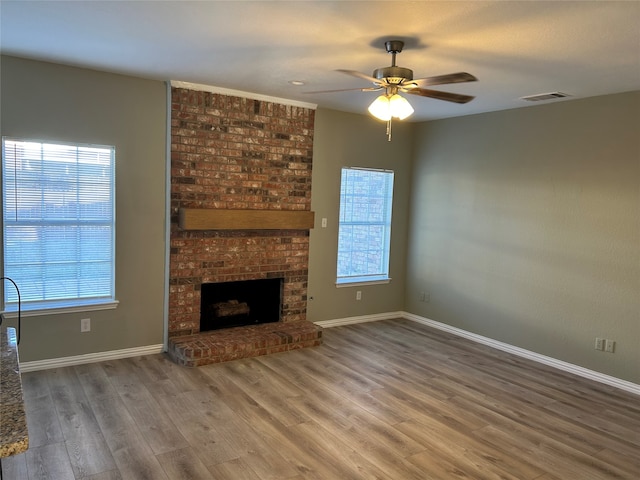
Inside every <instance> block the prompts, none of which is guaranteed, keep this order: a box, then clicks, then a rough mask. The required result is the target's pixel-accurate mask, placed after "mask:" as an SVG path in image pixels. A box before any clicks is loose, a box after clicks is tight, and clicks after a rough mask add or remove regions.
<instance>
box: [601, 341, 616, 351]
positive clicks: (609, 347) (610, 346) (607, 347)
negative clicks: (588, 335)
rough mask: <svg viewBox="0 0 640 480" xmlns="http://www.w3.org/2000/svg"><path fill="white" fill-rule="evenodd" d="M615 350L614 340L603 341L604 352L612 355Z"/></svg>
mask: <svg viewBox="0 0 640 480" xmlns="http://www.w3.org/2000/svg"><path fill="white" fill-rule="evenodd" d="M615 348H616V342H615V341H614V340H609V339H607V340H605V341H604V351H605V352H609V353H613V351H614V350H615Z"/></svg>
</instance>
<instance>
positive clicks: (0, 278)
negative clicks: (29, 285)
mask: <svg viewBox="0 0 640 480" xmlns="http://www.w3.org/2000/svg"><path fill="white" fill-rule="evenodd" d="M0 280H9V281H10V282H11V283H13V286H14V287H15V289H16V292H17V293H18V345H20V330H21V329H22V318H21V317H22V301H21V300H20V289H19V288H18V285H17V284H16V282H14V281H13V279H12V278H9V277H0ZM0 480H2V479H1V478H0Z"/></svg>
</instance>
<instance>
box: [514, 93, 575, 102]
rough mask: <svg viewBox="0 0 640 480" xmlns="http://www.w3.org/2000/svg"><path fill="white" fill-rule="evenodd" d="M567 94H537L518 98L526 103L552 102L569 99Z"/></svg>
mask: <svg viewBox="0 0 640 480" xmlns="http://www.w3.org/2000/svg"><path fill="white" fill-rule="evenodd" d="M570 96H571V95H569V94H568V93H562V92H551V93H538V94H537V95H529V96H527V97H520V99H521V100H526V101H527V102H541V101H543V100H554V99H556V98H564V97H570Z"/></svg>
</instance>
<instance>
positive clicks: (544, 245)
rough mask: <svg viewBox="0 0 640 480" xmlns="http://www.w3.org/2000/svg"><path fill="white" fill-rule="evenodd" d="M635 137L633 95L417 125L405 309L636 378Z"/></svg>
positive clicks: (639, 267) (638, 144)
mask: <svg viewBox="0 0 640 480" xmlns="http://www.w3.org/2000/svg"><path fill="white" fill-rule="evenodd" d="M639 132H640V92H631V93H625V94H618V95H608V96H602V97H595V98H590V99H583V100H572V101H564V102H559V103H555V104H548V105H543V106H535V107H529V108H522V109H517V110H509V111H502V112H494V113H488V114H482V115H473V116H468V117H460V118H452V119H447V120H440V121H434V122H427V123H423V124H420V125H418V126H417V127H416V132H415V134H416V135H415V157H414V169H413V172H412V175H411V178H412V186H411V191H412V195H411V217H410V221H409V224H410V230H409V232H410V233H409V241H408V250H407V258H408V261H407V265H408V266H407V280H406V285H407V289H406V300H405V309H406V310H407V311H409V312H411V313H414V314H417V315H420V316H424V317H427V318H430V319H433V320H436V321H439V322H443V323H446V324H449V325H452V326H455V327H459V328H462V329H464V330H467V331H470V332H475V333H478V334H480V335H484V336H486V337H490V338H493V339H496V340H499V341H502V342H506V343H509V344H511V345H516V346H519V347H522V348H525V349H528V350H531V351H534V352H538V353H540V354H543V355H547V356H550V357H553V358H556V359H560V360H564V361H567V362H570V363H572V364H576V365H580V366H583V367H586V368H589V369H592V370H595V371H599V372H602V373H605V374H609V375H612V376H614V377H618V378H621V379H624V380H628V381H631V382H635V383H640V368H639V366H640V134H639ZM422 291H427V292H429V293H430V302H428V303H427V302H422V301H420V292H422ZM595 337H604V338H609V339H613V340H615V341H616V349H615V353H613V354H611V353H604V352H600V351H596V350H594V340H595Z"/></svg>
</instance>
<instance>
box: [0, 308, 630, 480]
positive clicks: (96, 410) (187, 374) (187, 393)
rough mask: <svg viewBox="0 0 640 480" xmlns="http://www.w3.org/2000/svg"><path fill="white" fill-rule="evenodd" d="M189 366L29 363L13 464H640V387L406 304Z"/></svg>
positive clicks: (437, 472)
mask: <svg viewBox="0 0 640 480" xmlns="http://www.w3.org/2000/svg"><path fill="white" fill-rule="evenodd" d="M324 340H325V342H324V345H322V346H320V347H315V348H308V349H303V350H296V351H291V352H286V353H281V354H274V355H269V356H265V357H257V358H251V359H245V360H238V361H234V362H229V363H225V364H216V365H208V366H204V367H198V368H185V367H180V366H178V365H175V364H173V363H171V362H170V361H169V360H168V359H167V358H166V357H165V356H163V355H153V356H146V357H138V358H131V359H123V360H116V361H109V362H103V363H94V364H88V365H82V366H76V367H67V368H60V369H56V370H46V371H40V372H32V373H27V374H24V375H23V385H24V391H25V396H26V399H25V401H26V407H27V421H28V427H29V433H30V448H29V450H28V451H27V452H25V453H24V454H21V455H18V456H15V457H10V458H7V459H4V460H3V462H2V466H3V471H4V477H3V478H4V480H12V479H18V480H26V479H29V480H35V479H52V480H66V479H91V480H124V479H133V480H144V479H149V480H161V479H165V480H166V479H169V480H179V479H188V480H191V479H194V480H195V479H219V480H223V479H232V480H276V479H278V480H282V479H288V480H302V479H314V480H331V479H340V480H343V479H393V480H399V479H420V480H422V479H451V478H455V479H519V480H522V479H531V480H533V479H537V480H552V479H563V480H573V479H580V480H582V479H587V480H588V479H638V478H640V398H639V397H637V396H635V395H633V394H631V393H628V392H624V391H620V390H617V389H615V388H613V387H609V386H606V385H602V384H599V383H595V382H592V381H589V380H586V379H583V378H580V377H575V376H572V375H570V374H568V373H564V372H561V371H558V370H555V369H553V368H551V367H546V366H543V365H540V364H536V363H534V362H530V361H527V360H524V359H522V358H518V357H514V356H512V355H509V354H507V353H504V352H501V351H497V350H492V349H490V348H489V347H486V346H482V345H478V344H474V343H473V342H470V341H468V340H465V339H463V338H459V337H455V336H453V335H449V334H447V333H443V332H440V331H437V330H433V329H430V328H428V327H426V326H423V325H420V324H417V323H414V322H411V321H408V320H394V321H381V322H375V323H365V324H359V325H351V326H343V327H335V328H330V329H326V330H325V332H324Z"/></svg>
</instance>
